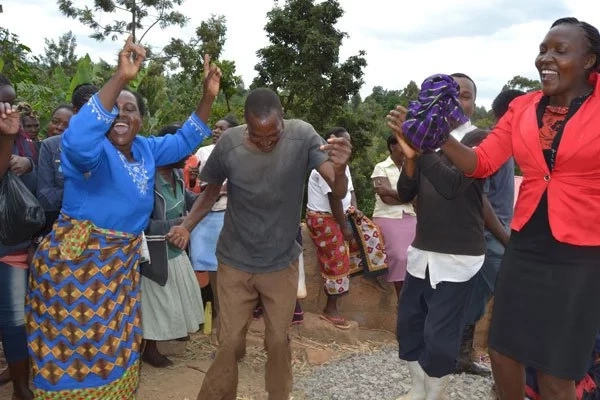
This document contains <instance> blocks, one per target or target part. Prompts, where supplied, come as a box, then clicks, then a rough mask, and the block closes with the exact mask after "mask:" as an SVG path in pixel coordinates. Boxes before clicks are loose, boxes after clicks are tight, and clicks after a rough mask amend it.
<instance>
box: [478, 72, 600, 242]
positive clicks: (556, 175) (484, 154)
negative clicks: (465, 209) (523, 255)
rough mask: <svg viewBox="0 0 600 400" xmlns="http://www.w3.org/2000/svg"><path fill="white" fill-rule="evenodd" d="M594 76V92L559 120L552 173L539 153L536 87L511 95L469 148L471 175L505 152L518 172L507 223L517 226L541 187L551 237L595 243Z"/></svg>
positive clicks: (599, 118)
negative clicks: (472, 157)
mask: <svg viewBox="0 0 600 400" xmlns="http://www.w3.org/2000/svg"><path fill="white" fill-rule="evenodd" d="M596 78H597V74H593V77H592V79H593V82H594V85H595V88H594V92H593V93H592V95H591V96H590V97H589V98H588V99H587V100H586V101H585V102H584V103H583V105H582V106H581V108H580V109H579V111H578V112H577V113H575V115H574V116H573V117H572V118H571V119H570V120H569V121H568V122H567V124H566V126H565V129H564V133H563V137H562V140H561V143H560V146H559V148H558V152H557V154H556V164H555V166H554V169H553V171H552V173H550V171H549V170H548V166H547V164H546V161H545V159H544V156H543V153H542V144H541V142H542V141H544V138H543V136H544V132H543V131H542V132H540V129H539V128H538V124H537V116H536V109H537V105H538V104H539V102H540V99H541V98H542V92H541V91H538V92H534V93H528V94H526V95H524V96H520V97H517V98H516V99H515V100H513V102H512V103H511V104H510V106H509V108H508V111H507V113H506V114H505V115H504V117H503V118H502V119H501V120H500V121H499V122H498V124H497V125H496V127H495V128H494V129H493V131H492V132H491V133H490V134H489V136H488V137H487V138H486V139H485V140H484V141H483V142H482V143H481V145H479V147H477V148H476V149H475V152H476V154H477V168H476V169H475V171H473V174H472V176H473V177H476V178H485V177H487V176H490V175H491V174H493V173H494V172H496V171H497V170H498V169H499V168H500V166H502V164H504V163H505V162H506V160H508V158H509V157H511V156H514V158H515V162H516V163H517V164H518V165H519V167H520V168H521V171H522V172H523V184H522V185H521V188H520V190H519V197H518V199H517V204H516V208H515V215H514V218H513V221H512V225H511V227H512V229H514V230H516V231H519V230H521V228H523V226H524V225H525V224H526V223H527V221H529V218H531V216H532V215H533V212H534V211H535V209H536V208H537V206H538V203H539V201H540V198H541V197H542V194H543V193H544V191H545V190H547V191H548V219H549V221H550V229H551V230H552V235H553V236H554V237H555V238H556V240H558V241H560V242H564V243H569V244H574V245H580V246H600V229H598V227H599V226H600V112H599V111H598V110H600V81H599V80H598V79H596Z"/></svg>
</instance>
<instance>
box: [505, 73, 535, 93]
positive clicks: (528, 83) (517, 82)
mask: <svg viewBox="0 0 600 400" xmlns="http://www.w3.org/2000/svg"><path fill="white" fill-rule="evenodd" d="M541 88H542V85H541V83H540V81H538V80H534V79H529V78H525V77H524V76H521V75H515V76H514V77H513V78H512V79H511V80H510V81H508V82H506V85H504V86H503V87H502V91H505V90H509V89H517V90H522V91H524V92H532V91H534V90H540V89H541Z"/></svg>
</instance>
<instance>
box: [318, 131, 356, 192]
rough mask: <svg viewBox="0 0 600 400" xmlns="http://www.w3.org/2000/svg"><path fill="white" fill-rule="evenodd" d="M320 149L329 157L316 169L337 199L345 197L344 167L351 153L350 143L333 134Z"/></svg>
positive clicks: (346, 189)
mask: <svg viewBox="0 0 600 400" xmlns="http://www.w3.org/2000/svg"><path fill="white" fill-rule="evenodd" d="M321 150H323V151H326V152H327V154H328V155H329V159H328V160H327V161H325V162H323V163H321V165H319V166H318V167H317V171H318V172H319V174H321V176H322V177H323V179H325V181H326V182H327V184H328V185H329V187H330V188H331V193H332V194H333V196H335V197H336V198H337V199H339V200H341V199H343V198H344V197H346V192H347V191H348V177H347V176H346V167H347V166H348V160H349V159H350V154H351V153H352V145H351V144H350V141H349V140H347V139H345V138H338V137H335V136H333V135H331V137H330V138H329V139H327V144H325V145H323V146H321Z"/></svg>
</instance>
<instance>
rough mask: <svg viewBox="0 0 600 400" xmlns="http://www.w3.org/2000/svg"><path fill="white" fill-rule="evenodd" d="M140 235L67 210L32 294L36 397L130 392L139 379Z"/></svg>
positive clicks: (112, 398) (114, 398)
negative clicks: (71, 215)
mask: <svg viewBox="0 0 600 400" xmlns="http://www.w3.org/2000/svg"><path fill="white" fill-rule="evenodd" d="M140 245H141V236H135V235H131V234H127V233H122V232H116V231H108V230H104V229H99V228H97V227H95V226H94V225H93V224H92V223H90V222H89V221H77V220H74V219H70V218H68V217H66V216H64V215H61V216H60V217H59V219H58V221H56V223H55V224H54V228H53V230H52V232H50V234H49V235H48V236H46V237H45V238H44V240H43V241H42V243H41V244H40V247H39V248H38V251H37V253H36V255H35V257H34V260H33V267H32V270H31V273H30V282H29V292H28V294H27V300H26V318H27V336H28V343H29V353H30V356H31V359H32V367H33V384H34V388H35V389H34V395H35V399H36V400H42V399H44V400H50V399H53V400H54V399H61V400H68V399H77V400H88V399H89V400H92V399H103V400H129V399H134V398H135V391H136V389H137V386H138V381H139V350H140V344H141V341H142V329H141V324H140V313H139V310H140V304H139V295H140V274H139V267H138V261H139V257H140V255H139V253H140Z"/></svg>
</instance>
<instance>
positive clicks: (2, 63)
mask: <svg viewBox="0 0 600 400" xmlns="http://www.w3.org/2000/svg"><path fill="white" fill-rule="evenodd" d="M3 69H4V60H3V59H1V58H0V72H2V70H3Z"/></svg>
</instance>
